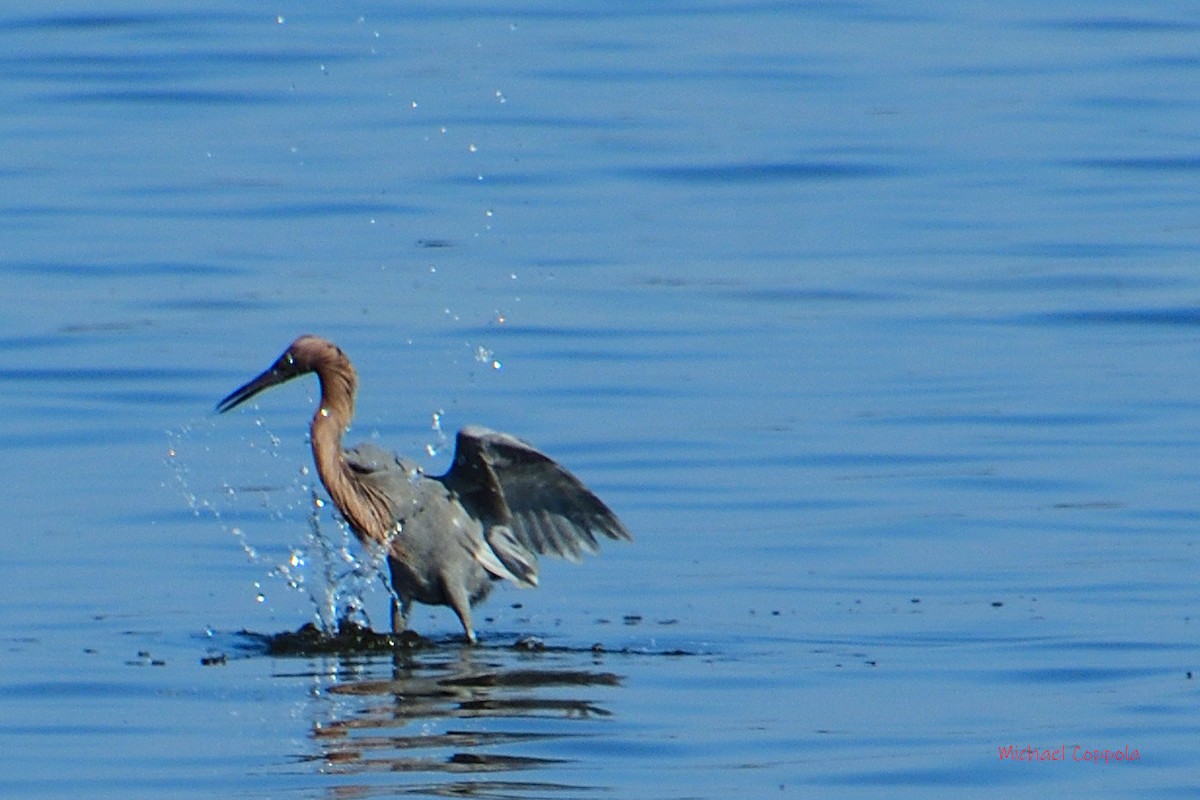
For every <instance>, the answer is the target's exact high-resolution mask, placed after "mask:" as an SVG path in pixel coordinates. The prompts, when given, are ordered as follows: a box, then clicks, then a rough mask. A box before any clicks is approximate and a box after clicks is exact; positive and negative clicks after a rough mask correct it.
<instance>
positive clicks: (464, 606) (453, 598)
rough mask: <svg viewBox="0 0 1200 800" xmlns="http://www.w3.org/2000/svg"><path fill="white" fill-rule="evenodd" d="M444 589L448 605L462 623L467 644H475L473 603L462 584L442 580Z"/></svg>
mask: <svg viewBox="0 0 1200 800" xmlns="http://www.w3.org/2000/svg"><path fill="white" fill-rule="evenodd" d="M442 588H443V591H445V593H446V600H447V605H448V606H450V607H451V608H452V609H454V613H455V614H457V615H458V621H459V622H461V623H462V626H463V633H464V634H466V637H467V644H475V642H476V639H475V630H474V629H473V628H472V627H471V601H470V600H469V599H468V598H467V592H466V590H465V589H463V587H462V585H461V583H456V582H454V581H452V580H446V579H444V578H443V580H442Z"/></svg>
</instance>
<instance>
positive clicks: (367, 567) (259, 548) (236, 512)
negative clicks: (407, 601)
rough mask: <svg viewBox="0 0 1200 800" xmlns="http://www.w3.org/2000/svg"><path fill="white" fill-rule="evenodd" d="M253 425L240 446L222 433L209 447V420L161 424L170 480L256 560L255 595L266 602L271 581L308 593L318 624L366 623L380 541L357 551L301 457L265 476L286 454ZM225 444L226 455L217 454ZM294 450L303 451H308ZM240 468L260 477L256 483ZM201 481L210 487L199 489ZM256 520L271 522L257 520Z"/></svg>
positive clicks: (382, 559)
mask: <svg viewBox="0 0 1200 800" xmlns="http://www.w3.org/2000/svg"><path fill="white" fill-rule="evenodd" d="M256 424H257V425H258V427H259V428H260V431H261V432H260V434H256V435H254V436H251V437H248V438H247V439H244V440H242V441H241V446H240V447H239V446H238V444H237V442H231V441H229V440H227V439H223V440H222V441H221V442H220V444H219V446H218V447H216V448H214V446H213V440H214V439H216V438H217V432H216V429H215V427H214V425H213V424H212V423H211V422H204V423H202V422H193V423H190V424H188V425H185V426H183V427H181V428H179V429H178V430H175V431H168V432H167V449H166V459H165V462H166V465H167V468H168V470H169V471H170V473H171V475H172V478H173V483H174V485H175V486H176V488H177V489H178V490H179V491H180V493H181V494H182V496H183V500H184V502H185V503H186V504H187V506H188V508H189V509H191V512H192V514H193V516H194V517H196V518H197V520H201V521H207V522H209V523H211V524H215V525H216V526H218V527H219V528H220V529H222V530H223V531H225V533H227V534H228V535H230V536H232V537H233V538H234V539H235V541H236V542H237V544H238V547H239V548H240V549H241V550H242V552H243V553H244V554H245V556H246V558H247V559H248V560H249V561H251V562H252V563H254V564H256V565H260V566H262V567H263V574H262V575H261V576H260V578H259V579H258V580H255V581H254V582H253V586H252V588H253V592H254V599H255V600H256V601H257V602H259V603H265V602H267V594H268V592H269V591H270V590H271V587H272V586H276V587H278V586H282V587H285V588H286V589H287V590H289V591H295V592H300V593H303V594H306V595H307V597H308V599H309V602H310V603H311V605H312V612H313V622H314V624H316V625H318V626H320V628H321V629H322V630H325V631H327V632H332V631H334V630H336V628H337V626H338V623H339V621H341V620H344V619H349V620H352V621H354V622H357V623H359V624H361V625H370V620H369V618H368V615H367V611H366V603H365V602H364V597H365V596H366V595H367V593H369V592H370V591H371V590H372V588H373V587H375V586H378V585H379V583H378V581H379V578H380V575H382V574H384V572H383V567H385V566H386V554H385V553H384V552H383V549H382V548H370V549H368V550H367V551H366V552H364V551H363V548H361V547H359V545H358V544H357V542H356V541H354V539H353V535H352V534H351V532H350V530H349V528H348V527H347V526H346V524H345V522H344V521H343V520H342V519H341V518H340V517H339V516H338V515H337V514H336V513H334V512H333V509H332V507H331V505H330V504H329V503H328V501H327V500H326V498H325V496H324V489H323V488H322V487H321V486H320V485H319V482H318V481H317V480H316V479H315V475H314V474H313V471H312V470H311V469H310V468H309V467H308V466H307V464H306V463H305V464H304V466H301V467H300V468H299V469H298V470H295V471H293V472H292V476H293V477H292V479H291V480H290V481H287V482H285V483H280V484H273V483H268V482H267V481H271V480H273V479H274V476H276V475H279V474H280V463H279V462H280V460H281V454H282V453H285V452H286V453H287V454H288V457H291V455H292V453H290V452H289V448H287V447H285V446H284V443H283V441H282V440H281V439H280V438H279V437H277V436H275V435H274V434H272V433H271V432H270V431H269V430H267V428H266V426H265V424H264V423H263V421H262V420H261V419H260V420H257V421H256ZM229 449H232V450H233V454H232V457H229V456H228V455H226V456H225V457H221V456H218V455H217V453H218V452H223V451H225V450H229ZM296 456H297V457H303V458H307V453H303V454H302V455H301V454H300V453H297V454H296ZM246 474H256V475H259V476H261V477H262V478H265V479H266V480H264V481H263V482H262V483H259V484H256V483H255V482H254V481H253V480H247V479H246V478H245V477H244V475H246ZM206 485H207V486H212V487H213V488H212V489H207V490H206V489H203V488H200V487H204V486H206ZM263 519H265V520H266V521H268V522H270V523H271V524H270V525H269V526H263V525H261V524H259V523H260V522H261V521H262V520H263ZM281 539H282V540H283V541H285V542H286V543H287V544H286V546H285V547H284V548H283V552H282V553H280V550H279V548H278V547H277V546H273V545H270V544H267V543H269V542H278V541H280V540H281ZM256 542H262V543H263V544H262V545H259V544H256ZM383 583H384V585H387V582H386V581H384V582H383Z"/></svg>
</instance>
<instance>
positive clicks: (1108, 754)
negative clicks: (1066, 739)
mask: <svg viewBox="0 0 1200 800" xmlns="http://www.w3.org/2000/svg"><path fill="white" fill-rule="evenodd" d="M997 749H998V750H999V751H1000V760H1001V761H1014V762H1016V761H1028V762H1035V761H1045V762H1053V761H1078V762H1080V763H1090V764H1120V763H1124V762H1126V761H1141V760H1142V754H1141V753H1139V752H1138V750H1137V748H1136V747H1130V746H1129V745H1125V748H1124V749H1123V750H1111V749H1109V748H1106V747H1091V748H1089V747H1084V746H1083V745H1080V744H1076V745H1068V744H1060V745H1058V746H1057V747H1018V746H1017V745H1015V744H1010V745H1001V746H1000V747H999V748H997Z"/></svg>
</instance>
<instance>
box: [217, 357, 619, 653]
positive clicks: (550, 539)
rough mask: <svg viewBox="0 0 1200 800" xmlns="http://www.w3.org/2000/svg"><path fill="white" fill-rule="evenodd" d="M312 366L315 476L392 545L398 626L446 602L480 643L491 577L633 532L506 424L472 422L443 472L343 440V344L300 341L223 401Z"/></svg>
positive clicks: (349, 377)
mask: <svg viewBox="0 0 1200 800" xmlns="http://www.w3.org/2000/svg"><path fill="white" fill-rule="evenodd" d="M310 372H314V373H316V375H317V379H318V381H320V385H321V399H320V403H319V405H318V407H317V411H316V413H315V414H313V419H312V428H311V440H312V451H313V460H314V461H315V462H316V466H317V474H318V475H319V476H320V478H321V482H322V483H323V484H324V485H325V489H326V491H328V492H329V496H330V498H331V499H332V500H333V503H334V505H335V506H336V507H337V509H338V511H340V512H341V514H342V517H343V518H344V519H345V520H346V522H347V523H348V524H349V525H350V529H351V530H352V531H353V532H354V534H355V536H357V537H358V538H359V540H361V541H363V542H364V543H368V544H373V545H377V546H381V547H383V548H385V549H386V553H387V559H388V567H389V569H390V572H391V580H392V589H393V598H394V599H393V603H392V627H393V630H395V631H397V632H398V631H401V630H403V629H404V627H405V626H406V624H407V618H408V613H409V610H410V609H411V606H412V603H413V602H414V601H417V602H421V603H427V604H431V605H447V606H450V607H451V608H452V609H454V612H455V613H456V614H457V615H458V617H459V620H460V621H461V622H462V626H463V631H464V632H465V634H466V637H467V640H468V641H471V642H474V641H475V632H474V630H473V628H472V626H471V614H470V609H471V606H472V605H474V604H475V603H478V602H480V601H482V600H483V599H484V598H485V597H486V596H487V594H488V592H489V591H490V589H491V585H492V583H493V581H495V580H508V581H511V582H512V583H514V584H516V585H518V586H535V585H536V584H537V558H536V554H551V555H557V556H562V557H565V558H568V559H571V560H578V559H579V557H580V555H581V554H582V553H585V552H588V553H594V552H596V550H597V546H598V540H597V536H596V535H597V534H599V535H601V536H603V537H606V538H609V539H630V538H631V537H630V535H629V532H628V531H627V530H626V529H625V526H624V525H622V524H621V522H620V520H618V519H617V517H616V515H615V514H613V512H612V511H611V510H610V509H609V508H608V506H606V505H605V504H604V503H603V502H601V500H600V499H599V498H598V497H596V496H595V495H594V494H592V492H591V491H589V490H588V489H587V487H586V486H584V485H583V484H582V483H581V482H580V481H579V479H577V478H576V477H575V476H574V475H572V474H571V473H569V472H568V471H567V470H566V469H564V468H563V467H561V466H560V465H559V464H557V463H555V462H554V461H553V460H552V459H550V458H549V457H548V456H546V455H545V454H543V453H541V452H540V451H538V450H536V449H535V448H534V447H532V446H531V445H529V444H527V443H525V442H523V441H521V440H520V439H517V438H516V437H513V436H510V435H508V434H504V433H497V432H495V431H490V430H487V429H486V428H479V427H474V426H471V427H467V428H463V429H462V430H461V431H459V432H458V437H457V442H456V449H455V454H454V463H453V465H452V466H451V468H450V469H449V471H447V472H446V474H445V475H441V476H437V477H428V476H426V475H424V474H423V473H422V472H421V470H420V468H419V467H417V466H416V465H415V464H414V463H412V462H409V461H407V460H405V459H402V458H399V457H397V456H395V455H392V454H390V453H388V452H386V451H384V450H382V449H381V448H379V447H376V446H374V445H371V444H361V445H358V446H356V447H354V448H351V449H343V447H342V435H343V433H344V432H345V430H346V428H347V427H348V426H349V424H350V421H351V419H352V418H353V417H354V398H355V393H356V391H357V389H358V376H357V374H356V373H355V371H354V367H353V365H352V364H351V363H350V359H348V358H347V357H346V354H345V353H343V352H342V350H341V349H340V348H339V347H337V346H336V345H334V344H333V343H332V342H329V341H327V340H325V339H321V338H319V337H317V336H301V337H300V338H299V339H297V340H296V341H294V342H292V344H291V346H290V347H288V349H287V350H286V351H285V352H284V353H283V355H281V356H280V357H279V359H278V360H276V362H275V363H274V364H272V365H271V367H270V368H269V369H268V370H267V371H266V372H263V373H262V374H261V375H259V376H258V377H256V378H254V379H253V380H252V381H250V382H249V383H247V384H245V385H244V386H242V387H240V388H238V389H236V390H235V391H234V392H232V393H231V394H230V395H229V396H228V397H226V398H225V399H224V400H222V401H221V402H220V403H219V404H218V405H217V410H218V411H222V412H224V411H228V410H229V409H231V408H233V407H235V406H237V405H239V404H241V403H243V402H245V401H246V400H249V399H250V398H251V397H253V396H254V395H256V394H258V393H259V392H261V391H263V390H264V389H268V388H270V387H272V386H277V385H278V384H281V383H284V382H285V381H289V380H291V379H292V378H295V377H298V376H300V375H304V374H307V373H310ZM397 599H398V602H397Z"/></svg>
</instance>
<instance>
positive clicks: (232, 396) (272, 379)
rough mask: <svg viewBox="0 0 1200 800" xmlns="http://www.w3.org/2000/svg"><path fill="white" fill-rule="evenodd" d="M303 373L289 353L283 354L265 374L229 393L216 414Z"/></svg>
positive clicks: (218, 405)
mask: <svg viewBox="0 0 1200 800" xmlns="http://www.w3.org/2000/svg"><path fill="white" fill-rule="evenodd" d="M304 372H305V370H301V369H298V368H297V367H296V364H295V362H294V361H293V360H292V357H291V354H290V353H284V354H283V355H282V356H280V358H279V360H278V361H276V362H275V363H274V364H272V365H271V368H270V369H268V370H267V371H266V372H264V373H263V374H261V375H259V376H258V377H257V378H255V379H254V380H252V381H250V382H249V383H247V384H245V385H243V386H239V387H238V388H237V389H234V390H233V391H232V392H230V393H229V396H228V397H226V398H225V399H224V400H222V401H221V402H219V403H217V412H218V413H220V414H223V413H225V412H226V411H228V410H229V409H231V408H235V407H237V406H240V405H241V404H242V403H244V402H246V401H247V400H249V399H250V398H251V397H254V395H256V394H258V393H259V392H261V391H264V390H266V389H270V388H271V387H272V386H278V385H279V384H281V383H285V382H287V381H290V380H291V379H292V378H295V377H296V376H297V375H302V374H303V373H304Z"/></svg>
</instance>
